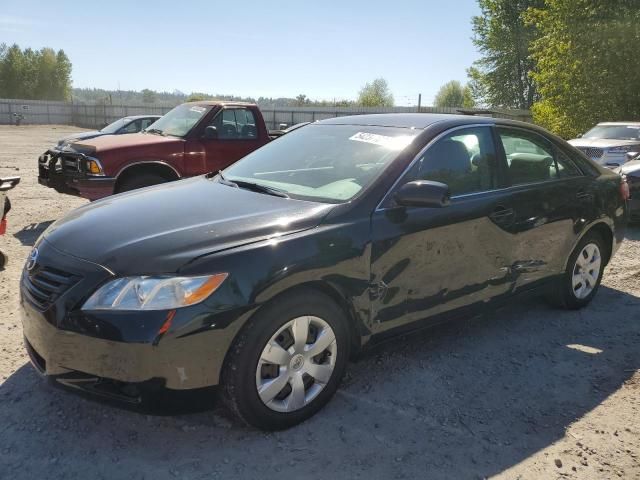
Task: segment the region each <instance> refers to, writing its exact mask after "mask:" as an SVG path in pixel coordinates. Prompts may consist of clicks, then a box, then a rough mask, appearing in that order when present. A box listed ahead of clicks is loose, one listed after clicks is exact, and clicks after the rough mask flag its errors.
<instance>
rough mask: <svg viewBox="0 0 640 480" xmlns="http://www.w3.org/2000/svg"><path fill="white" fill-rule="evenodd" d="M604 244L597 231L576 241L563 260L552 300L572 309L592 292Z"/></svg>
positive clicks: (598, 279)
mask: <svg viewBox="0 0 640 480" xmlns="http://www.w3.org/2000/svg"><path fill="white" fill-rule="evenodd" d="M606 252H607V248H606V245H605V243H604V241H603V240H602V237H601V236H600V235H598V234H597V233H595V232H593V233H588V234H587V235H585V237H584V238H583V239H582V240H581V241H580V243H578V246H577V247H576V248H575V249H574V251H573V252H572V253H571V256H570V257H569V261H568V262H567V269H566V271H565V273H564V275H563V277H562V279H561V280H560V282H561V285H560V288H559V289H558V291H557V292H556V296H557V301H556V303H558V304H560V306H562V307H564V308H568V309H571V310H576V309H579V308H582V307H584V306H586V305H587V304H589V302H591V300H592V299H593V297H594V296H595V295H596V292H597V291H598V288H599V287H600V282H601V280H602V274H603V272H604V267H605V255H606Z"/></svg>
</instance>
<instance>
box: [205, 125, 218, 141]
mask: <svg viewBox="0 0 640 480" xmlns="http://www.w3.org/2000/svg"><path fill="white" fill-rule="evenodd" d="M204 138H206V139H207V140H215V139H216V138H218V129H217V128H216V127H214V126H213V125H209V126H208V127H206V128H205V129H204Z"/></svg>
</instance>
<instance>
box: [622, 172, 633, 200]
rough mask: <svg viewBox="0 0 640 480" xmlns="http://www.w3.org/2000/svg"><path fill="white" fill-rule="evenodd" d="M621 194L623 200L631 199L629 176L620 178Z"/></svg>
mask: <svg viewBox="0 0 640 480" xmlns="http://www.w3.org/2000/svg"><path fill="white" fill-rule="evenodd" d="M620 196H621V197H622V200H625V201H626V200H629V197H630V196H631V195H630V192H629V184H628V183H627V177H622V179H621V180H620Z"/></svg>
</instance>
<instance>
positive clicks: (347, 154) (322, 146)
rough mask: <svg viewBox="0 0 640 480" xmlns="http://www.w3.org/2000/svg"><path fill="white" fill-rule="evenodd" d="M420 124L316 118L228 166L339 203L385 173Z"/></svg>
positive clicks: (249, 178)
mask: <svg viewBox="0 0 640 480" xmlns="http://www.w3.org/2000/svg"><path fill="white" fill-rule="evenodd" d="M418 133H419V130H410V129H407V128H391V127H371V126H361V125H323V124H315V125H308V126H306V127H303V128H300V129H297V130H295V131H293V132H291V133H288V134H286V135H284V136H282V137H280V138H279V139H277V140H274V141H273V142H271V143H268V144H267V145H265V146H264V147H262V148H260V149H258V150H256V151H254V152H253V153H251V154H249V155H247V156H246V157H244V158H243V159H242V160H240V161H239V162H237V163H235V164H234V165H232V166H231V167H229V168H227V169H226V170H225V171H224V176H225V177H226V178H227V179H228V180H231V181H234V180H236V181H244V182H252V183H257V184H259V185H263V186H267V187H271V188H274V189H278V190H280V191H282V192H285V193H286V194H287V195H289V196H290V197H293V198H299V199H307V200H316V201H326V202H331V203H339V202H344V201H347V200H350V199H351V198H353V197H354V196H356V195H357V194H358V192H360V191H361V190H362V189H363V188H364V187H366V186H367V185H369V184H370V183H371V182H372V181H373V180H374V179H376V178H377V177H378V175H380V173H381V172H382V171H383V170H384V168H385V167H386V166H387V165H388V164H389V163H390V162H392V161H393V160H394V159H395V158H396V157H397V156H398V154H399V153H400V151H401V150H403V149H404V148H405V147H406V146H407V145H408V144H409V143H411V141H412V140H413V138H415V136H416V135H417V134H418Z"/></svg>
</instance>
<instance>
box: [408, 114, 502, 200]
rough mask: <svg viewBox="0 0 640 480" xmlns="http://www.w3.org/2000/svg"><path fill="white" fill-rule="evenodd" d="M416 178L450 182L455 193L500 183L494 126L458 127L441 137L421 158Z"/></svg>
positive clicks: (482, 189) (461, 193)
mask: <svg viewBox="0 0 640 480" xmlns="http://www.w3.org/2000/svg"><path fill="white" fill-rule="evenodd" d="M414 169H415V170H414V171H415V173H414V174H413V175H412V178H413V179H416V178H417V179H420V180H433V181H436V182H442V183H445V184H447V185H448V186H449V190H450V191H451V195H452V196H456V195H464V194H468V193H475V192H483V191H487V190H492V189H493V188H495V187H496V172H495V149H494V145H493V137H492V135H491V129H490V128H488V127H471V128H466V129H462V130H456V131H455V132H452V133H450V134H448V135H447V136H445V137H443V138H441V139H440V140H438V141H437V142H436V143H435V144H433V145H432V146H431V147H429V148H428V149H427V150H426V151H425V153H424V154H423V156H422V157H421V158H420V159H418V162H417V165H416V167H414Z"/></svg>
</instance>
